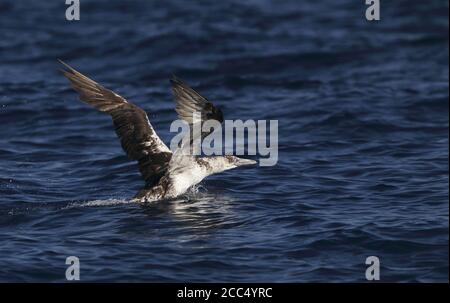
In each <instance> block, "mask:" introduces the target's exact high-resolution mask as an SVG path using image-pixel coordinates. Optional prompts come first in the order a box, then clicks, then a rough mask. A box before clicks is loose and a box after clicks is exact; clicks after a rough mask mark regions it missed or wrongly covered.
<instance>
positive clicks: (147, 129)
mask: <svg viewBox="0 0 450 303" xmlns="http://www.w3.org/2000/svg"><path fill="white" fill-rule="evenodd" d="M60 62H61V63H62V64H63V65H64V66H65V67H66V68H67V69H65V70H61V71H62V72H63V74H64V76H66V77H67V78H68V79H69V80H70V82H71V84H72V87H73V88H74V89H75V90H76V91H77V92H78V93H79V94H80V99H81V100H82V101H84V102H86V103H87V104H89V105H91V106H93V107H95V108H96V109H98V110H99V111H101V112H105V113H108V114H109V115H111V117H112V120H113V123H114V126H115V129H116V133H117V136H118V137H119V139H120V143H121V145H122V148H123V150H124V151H125V152H126V154H127V155H128V157H129V158H130V159H132V160H137V161H138V162H139V170H140V172H141V174H142V177H143V178H144V180H145V182H146V185H147V186H152V185H154V184H156V183H157V182H158V180H159V179H160V178H161V176H162V175H164V173H165V172H166V170H167V165H168V163H169V161H170V158H171V157H172V153H171V151H170V150H169V148H168V147H167V146H166V145H165V144H164V142H162V141H161V139H160V138H159V137H158V135H157V134H156V132H155V130H154V129H153V127H152V125H151V124H150V121H149V120H148V117H147V114H146V113H145V111H144V110H142V109H141V108H139V107H138V106H136V105H134V104H132V103H129V102H128V101H127V100H125V99H124V98H123V97H121V96H119V95H118V94H116V93H114V92H113V91H111V90H109V89H106V88H104V87H103V86H101V85H100V84H98V83H97V82H95V81H93V80H91V79H89V78H88V77H86V76H84V75H83V74H81V73H80V72H78V71H76V70H75V69H73V68H72V67H70V66H69V65H67V64H66V63H64V62H62V61H60Z"/></svg>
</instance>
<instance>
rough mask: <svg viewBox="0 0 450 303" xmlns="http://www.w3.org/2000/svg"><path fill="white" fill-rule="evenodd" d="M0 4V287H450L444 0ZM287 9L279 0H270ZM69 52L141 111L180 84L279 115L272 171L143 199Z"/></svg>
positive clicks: (157, 108)
mask: <svg viewBox="0 0 450 303" xmlns="http://www.w3.org/2000/svg"><path fill="white" fill-rule="evenodd" d="M64 2H65V1H63V0H60V1H17V0H15V1H12V0H2V1H1V3H0V123H1V127H0V240H1V241H0V281H3V282H5V281H19V282H20V281H33V282H45V281H56V282H64V281H65V270H66V268H67V266H66V265H65V260H66V257H68V256H77V257H79V259H80V263H81V280H82V281H85V282H87V281H125V282H126V281H189V282H194V281H197V282H198V281H202V282H217V281H235V282H245V281H254V282H364V281H366V279H365V270H366V267H367V266H366V265H365V259H366V257H368V256H372V255H373V256H377V257H379V259H380V263H381V281H384V282H388V281H389V282H391V281H393V282H430V281H435V282H436V281H437V282H444V281H448V269H449V267H448V257H449V250H448V245H449V242H448V241H449V238H448V232H449V229H448V223H449V216H448V214H449V212H448V210H449V208H448V196H449V187H448V182H449V179H448V177H449V164H448V155H449V151H448V146H449V145H448V144H449V142H448V126H449V123H448V122H449V101H448V98H449V86H448V81H449V69H448V64H449V60H448V51H449V47H448V46H449V44H448V42H449V36H448V25H449V24H448V1H445V0H443V1H406V0H404V1H381V2H382V7H381V21H379V22H367V21H366V20H365V18H364V10H365V8H366V6H365V5H364V1H350V0H348V1H332V0H330V1H277V2H275V1H273V2H272V1H265V0H261V1H256V0H252V1H237V0H236V1H144V0H142V1H137V0H134V1H127V2H124V1H118V0H117V1H111V0H108V1H88V0H81V20H80V21H75V22H68V21H66V20H65V17H64V16H65V9H66V5H65V4H64ZM281 2H282V3H281ZM57 58H61V59H63V60H65V61H67V62H68V63H70V64H72V65H73V66H75V67H76V68H78V69H79V70H81V71H82V72H84V73H86V74H88V75H89V76H91V77H93V78H94V79H96V80H98V81H99V82H101V83H102V84H104V85H105V86H107V87H109V88H112V89H114V90H115V91H117V92H118V93H120V94H122V95H123V96H125V97H127V98H128V99H129V100H131V101H132V102H134V103H136V104H138V105H139V106H141V107H143V108H145V109H146V110H147V111H148V112H149V118H150V120H151V121H152V123H153V125H154V126H155V128H156V129H157V131H158V133H159V134H160V135H161V137H162V138H163V139H164V140H165V141H166V142H167V143H168V142H169V140H170V138H171V137H172V136H173V134H171V133H170V132H169V125H170V123H171V121H172V120H174V119H176V113H175V111H174V110H173V108H174V102H173V97H172V95H171V92H170V84H169V82H168V78H169V77H170V75H171V74H172V73H175V74H177V75H178V76H180V77H181V78H183V79H184V80H186V81H187V82H189V83H190V84H192V86H194V87H195V88H196V89H198V90H199V91H200V92H201V93H203V94H204V95H205V96H207V97H208V98H209V99H210V100H212V101H213V102H214V103H215V104H216V105H218V106H219V107H221V108H222V110H223V112H224V115H225V118H226V119H257V120H259V119H277V120H279V161H278V164H277V165H276V166H274V167H253V168H242V169H239V170H231V171H228V172H226V173H223V174H221V175H216V176H213V177H210V178H208V179H207V180H205V181H204V182H202V188H200V190H199V192H198V193H193V194H191V195H190V196H189V197H188V198H183V199H179V200H176V201H162V202H159V203H154V204H152V205H148V206H142V205H137V204H133V203H130V201H129V199H130V198H131V197H132V196H133V195H134V194H135V193H136V192H137V191H138V189H140V188H141V186H142V185H143V182H142V181H141V179H140V176H139V173H138V170H137V165H136V164H135V163H133V162H130V161H128V160H127V158H126V156H125V154H124V153H123V152H122V149H121V147H120V144H119V141H118V140H117V138H116V135H115V133H114V131H113V127H112V123H111V120H110V118H109V117H108V116H107V115H102V114H100V113H98V112H97V111H95V110H93V109H92V108H90V107H88V106H87V105H85V104H83V103H81V102H79V101H78V97H77V95H76V94H75V93H74V92H73V91H72V90H71V89H70V88H69V85H68V82H67V80H66V79H65V78H63V77H62V76H61V74H59V73H58V71H57V69H58V68H59V67H60V66H59V65H58V63H57V62H56V59H57Z"/></svg>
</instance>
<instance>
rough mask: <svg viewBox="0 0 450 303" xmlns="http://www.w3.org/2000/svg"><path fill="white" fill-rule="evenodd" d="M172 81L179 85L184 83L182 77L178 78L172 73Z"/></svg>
mask: <svg viewBox="0 0 450 303" xmlns="http://www.w3.org/2000/svg"><path fill="white" fill-rule="evenodd" d="M170 83H172V84H179V85H183V84H184V82H183V81H182V80H181V79H180V78H178V77H177V76H176V75H175V74H172V77H171V78H170Z"/></svg>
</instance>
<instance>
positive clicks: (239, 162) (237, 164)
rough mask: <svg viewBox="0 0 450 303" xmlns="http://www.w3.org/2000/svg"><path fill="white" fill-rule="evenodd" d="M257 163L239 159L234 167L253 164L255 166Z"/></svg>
mask: <svg viewBox="0 0 450 303" xmlns="http://www.w3.org/2000/svg"><path fill="white" fill-rule="evenodd" d="M257 163H258V162H257V161H255V160H250V159H242V158H239V160H238V161H237V162H236V166H242V165H253V164H257Z"/></svg>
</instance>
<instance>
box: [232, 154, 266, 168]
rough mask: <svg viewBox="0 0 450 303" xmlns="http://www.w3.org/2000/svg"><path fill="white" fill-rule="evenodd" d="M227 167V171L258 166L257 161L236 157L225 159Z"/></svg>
mask: <svg viewBox="0 0 450 303" xmlns="http://www.w3.org/2000/svg"><path fill="white" fill-rule="evenodd" d="M224 162H225V167H226V168H227V169H232V168H236V167H239V166H244V165H253V164H257V163H258V162H256V161H255V160H251V159H244V158H239V157H236V156H225V157H224Z"/></svg>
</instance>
